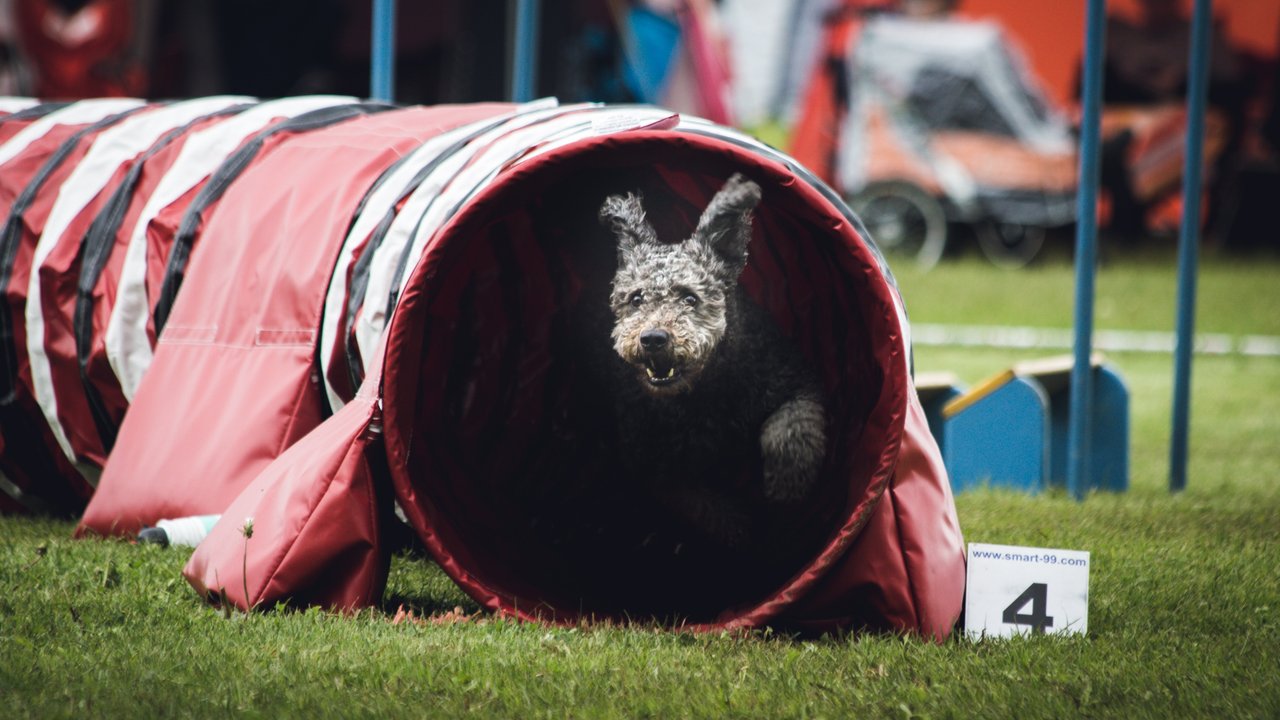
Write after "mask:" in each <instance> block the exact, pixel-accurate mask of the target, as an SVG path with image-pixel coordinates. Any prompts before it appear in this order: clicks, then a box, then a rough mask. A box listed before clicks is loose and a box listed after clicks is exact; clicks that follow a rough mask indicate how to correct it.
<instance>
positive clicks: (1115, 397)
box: [930, 356, 1129, 492]
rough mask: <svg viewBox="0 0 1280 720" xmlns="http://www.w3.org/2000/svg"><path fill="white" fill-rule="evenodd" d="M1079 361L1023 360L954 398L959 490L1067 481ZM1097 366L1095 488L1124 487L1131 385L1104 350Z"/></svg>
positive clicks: (949, 439)
mask: <svg viewBox="0 0 1280 720" xmlns="http://www.w3.org/2000/svg"><path fill="white" fill-rule="evenodd" d="M1072 362H1073V359H1072V358H1071V357H1070V356H1063V357H1055V358H1047V359H1045V360H1036V361H1032V362H1027V363H1020V364H1018V365H1015V366H1014V367H1012V368H1010V369H1008V370H1005V371H1003V372H1001V373H999V374H997V375H995V376H993V377H991V378H989V379H987V380H986V381H984V382H982V383H979V384H978V385H977V386H975V388H974V389H973V390H971V391H969V392H967V393H964V394H962V395H959V396H958V397H955V398H953V399H951V400H950V401H948V402H947V403H946V405H945V406H944V407H943V410H942V432H941V433H940V437H941V439H940V445H941V447H942V456H943V460H944V462H945V463H946V466H947V472H948V474H949V475H950V476H951V486H952V489H953V490H955V491H956V492H959V491H961V490H964V489H967V488H970V487H975V486H980V485H986V484H990V485H992V486H998V487H1012V488H1017V489H1021V490H1025V491H1028V492H1040V491H1041V490H1044V489H1045V488H1046V487H1049V486H1050V485H1060V486H1064V487H1065V485H1066V476H1067V432H1068V412H1069V406H1070V401H1069V395H1070V385H1071V365H1072ZM1092 364H1093V372H1094V381H1093V418H1092V432H1091V441H1092V454H1091V457H1090V470H1091V472H1090V479H1089V489H1100V490H1110V491H1113V492H1123V491H1125V490H1127V489H1128V487H1129V390H1128V388H1127V387H1126V386H1125V384H1124V380H1123V379H1122V378H1121V377H1120V375H1119V373H1117V372H1116V370H1115V369H1114V368H1113V367H1111V366H1109V365H1106V364H1105V363H1103V362H1102V359H1101V357H1100V356H1094V358H1093V363H1092ZM930 427H933V426H932V425H931V426H930Z"/></svg>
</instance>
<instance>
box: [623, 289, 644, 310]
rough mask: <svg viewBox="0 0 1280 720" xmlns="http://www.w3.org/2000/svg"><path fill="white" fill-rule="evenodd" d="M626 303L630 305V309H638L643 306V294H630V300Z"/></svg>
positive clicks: (638, 292)
mask: <svg viewBox="0 0 1280 720" xmlns="http://www.w3.org/2000/svg"><path fill="white" fill-rule="evenodd" d="M627 302H629V303H631V307H640V306H641V305H643V304H644V293H642V292H640V291H639V290H637V291H635V292H633V293H631V298H630V299H629V300H628V301H627Z"/></svg>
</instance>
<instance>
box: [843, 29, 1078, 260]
mask: <svg viewBox="0 0 1280 720" xmlns="http://www.w3.org/2000/svg"><path fill="white" fill-rule="evenodd" d="M860 26H861V27H860V30H859V31H857V32H854V33H851V34H850V38H851V40H850V42H849V45H848V46H846V47H849V48H850V49H849V50H848V51H847V52H846V53H845V54H844V57H845V58H846V60H845V62H844V63H843V70H844V72H843V75H844V77H843V78H840V77H839V75H837V80H836V88H835V89H836V91H837V93H838V95H842V96H843V97H844V98H847V100H845V101H844V102H841V100H840V98H837V104H839V105H841V106H842V107H841V108H840V109H842V110H843V115H844V117H843V120H842V121H841V122H840V123H839V125H838V126H837V133H838V142H837V143H836V147H835V150H834V154H833V156H832V159H833V167H831V173H830V174H831V175H832V180H833V181H835V182H836V183H837V185H838V186H839V187H841V188H842V189H843V192H844V195H845V197H846V198H847V199H848V200H849V202H850V204H851V205H852V206H853V207H854V209H855V210H856V211H857V212H858V214H859V215H860V216H861V217H862V219H863V221H864V222H865V223H866V225H867V228H868V230H869V231H870V232H871V235H872V237H873V238H875V241H876V242H877V243H878V244H879V245H880V247H881V248H883V249H884V250H885V251H886V252H887V253H889V254H891V255H897V256H899V257H907V258H912V259H913V260H914V261H915V262H916V263H917V264H919V265H920V266H922V267H924V268H928V267H932V266H933V265H934V264H935V263H937V262H938V260H939V259H940V258H941V257H942V254H943V252H944V250H945V249H946V247H947V243H948V240H949V236H950V233H949V231H948V226H949V225H952V224H965V225H968V226H970V227H972V228H973V230H974V233H975V235H976V237H977V241H978V244H979V246H980V247H981V249H982V251H983V252H984V253H985V254H986V256H987V257H988V258H989V259H990V260H991V261H992V262H994V263H996V264H998V265H1003V266H1013V267H1017V266H1021V265H1024V264H1026V263H1027V262H1029V261H1030V260H1031V259H1032V258H1033V257H1035V255H1036V253H1037V252H1039V250H1040V248H1041V246H1042V244H1043V243H1044V239H1045V235H1046V231H1047V230H1050V229H1052V228H1056V227H1061V226H1065V225H1068V224H1070V223H1072V222H1073V221H1074V220H1075V187H1076V151H1075V142H1074V138H1073V136H1072V134H1071V128H1070V125H1069V123H1068V122H1067V121H1066V119H1065V118H1064V117H1062V115H1061V114H1060V113H1058V112H1057V111H1056V110H1055V109H1054V108H1053V107H1051V106H1050V104H1049V103H1048V101H1047V100H1046V98H1045V97H1044V96H1043V95H1042V94H1041V93H1040V91H1039V89H1038V88H1037V87H1036V84H1035V82H1034V80H1033V79H1032V78H1031V77H1030V76H1029V75H1028V74H1027V73H1026V71H1025V70H1024V67H1023V64H1022V62H1021V61H1020V59H1019V58H1017V57H1015V55H1014V54H1013V53H1012V52H1011V51H1010V49H1009V47H1008V44H1007V42H1006V40H1005V37H1004V35H1003V33H1002V32H1001V30H1000V28H999V27H998V26H997V25H995V24H993V23H989V22H976V21H965V20H956V19H941V20H919V19H909V18H903V17H898V16H894V15H879V16H874V17H871V18H869V19H866V20H865V21H864V22H862V23H860Z"/></svg>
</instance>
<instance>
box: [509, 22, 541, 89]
mask: <svg viewBox="0 0 1280 720" xmlns="http://www.w3.org/2000/svg"><path fill="white" fill-rule="evenodd" d="M540 5H541V3H540V2H539V0H515V11H516V13H515V14H516V25H515V51H514V52H513V53H512V55H511V99H512V100H513V101H515V102H529V101H530V100H532V99H533V93H534V80H535V79H536V78H537V77H538V16H539V14H540V13H539V10H540Z"/></svg>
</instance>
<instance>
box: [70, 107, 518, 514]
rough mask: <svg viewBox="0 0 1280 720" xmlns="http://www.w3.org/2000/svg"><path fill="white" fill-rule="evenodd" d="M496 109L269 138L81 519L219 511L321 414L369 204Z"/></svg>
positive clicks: (213, 237)
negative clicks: (410, 159) (454, 132)
mask: <svg viewBox="0 0 1280 720" xmlns="http://www.w3.org/2000/svg"><path fill="white" fill-rule="evenodd" d="M486 112H493V111H492V110H490V109H484V108H451V107H439V108H414V109H407V110H401V111H395V112H372V113H370V114H361V115H357V116H355V117H352V118H350V119H347V120H345V121H342V122H339V123H337V124H334V125H329V126H326V127H321V128H318V129H312V130H307V131H303V132H280V133H276V134H273V135H271V136H270V137H269V138H267V139H266V141H265V143H264V145H263V147H262V149H261V150H260V151H259V152H258V153H257V155H256V157H255V158H254V159H253V161H252V163H251V164H250V166H249V167H248V168H247V169H245V170H244V172H243V173H242V174H240V175H239V177H238V178H237V179H236V180H235V182H233V183H231V184H230V185H229V187H228V189H227V190H226V193H225V195H224V196H223V197H222V198H221V199H220V200H219V201H218V204H217V207H216V208H215V209H214V210H213V211H211V212H209V213H208V215H207V216H206V217H205V218H204V224H203V229H202V231H201V232H200V241H199V244H198V246H197V247H196V250H195V252H193V254H192V256H191V263H190V267H189V268H188V269H187V270H186V272H185V280H184V281H183V282H182V286H181V287H182V289H181V294H180V295H179V296H178V300H177V302H175V303H174V305H173V309H172V314H171V315H170V316H169V318H168V322H167V323H166V324H165V325H164V328H163V331H162V333H161V336H160V339H159V343H158V345H157V347H156V353H155V357H154V359H153V361H152V363H151V366H150V369H149V370H148V371H147V375H146V381H145V382H143V383H142V384H141V385H140V386H139V388H138V392H137V395H136V396H135V397H134V398H133V402H132V404H131V405H130V408H129V412H128V414H127V416H126V418H125V420H124V423H123V424H122V425H121V428H120V434H119V436H118V438H117V441H116V446H115V448H114V449H113V451H112V454H111V461H110V462H109V463H108V464H107V467H106V469H105V471H104V472H103V476H102V480H101V484H100V486H99V492H97V493H96V494H95V495H94V497H93V500H92V502H91V503H90V504H89V506H88V508H87V509H86V510H85V513H84V516H83V518H82V520H81V530H80V532H81V533H84V532H87V531H90V530H91V531H94V532H99V533H127V532H136V531H137V530H138V529H140V528H141V527H142V526H143V525H145V524H152V523H154V522H155V521H156V520H159V519H161V518H167V517H183V516H188V515H198V514H208V513H220V512H222V511H223V510H224V509H225V508H226V507H227V506H228V505H229V504H230V503H231V501H232V500H234V499H235V498H236V496H237V495H239V494H240V492H241V491H243V490H244V488H245V487H246V486H247V484H248V483H249V482H250V481H252V480H253V479H254V478H255V477H256V476H257V475H258V474H259V472H261V471H262V470H263V469H264V468H265V467H266V466H267V465H269V464H270V463H271V462H272V461H273V460H275V459H276V458H277V457H279V456H280V455H281V454H282V453H283V452H284V451H285V450H286V449H288V448H289V447H290V446H292V445H293V444H294V443H295V442H297V441H298V440H299V439H301V438H302V437H303V436H305V435H306V434H307V433H308V432H310V431H311V430H312V429H314V428H315V427H316V426H317V425H319V423H320V421H321V419H322V418H323V415H324V413H325V408H324V399H323V395H322V393H321V392H320V391H321V387H320V385H319V374H318V372H317V370H316V368H315V353H316V350H315V346H316V336H317V328H318V326H319V322H320V320H319V315H320V310H321V303H322V301H323V297H324V289H325V286H326V283H327V282H328V280H329V275H330V274H331V273H332V272H333V265H334V258H335V255H336V253H337V250H338V245H339V244H340V243H341V241H342V239H343V234H344V232H345V230H346V228H347V226H348V224H349V223H350V220H351V217H352V216H353V214H354V212H355V208H356V205H357V204H358V202H359V201H360V199H361V198H362V197H363V195H364V193H365V191H366V190H367V189H368V188H369V186H370V185H371V184H372V183H373V182H374V181H375V180H376V179H377V178H378V176H379V174H380V173H382V172H383V171H384V170H385V169H386V168H387V167H388V166H389V165H391V164H392V163H393V162H394V161H395V160H396V159H397V158H398V157H400V156H401V155H402V154H403V153H405V152H407V151H409V150H410V149H411V148H413V147H414V146H415V145H416V144H418V143H420V142H422V140H423V139H425V138H427V137H430V136H431V135H432V134H434V133H437V132H440V130H441V129H444V128H447V127H451V126H452V125H453V124H455V123H462V122H465V121H468V120H471V119H474V118H475V117H477V116H483V114H484V113H486ZM335 169H340V171H337V170H335ZM228 207H230V208H232V210H226V208H228ZM178 408H187V409H188V410H192V409H196V408H198V410H192V411H193V412H197V413H198V417H199V420H198V421H196V422H179V421H178V420H179V417H180V414H179V415H175V410H176V409H178ZM214 438H216V440H214ZM156 478H164V479H165V480H164V482H163V483H160V482H157V481H156Z"/></svg>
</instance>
